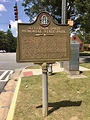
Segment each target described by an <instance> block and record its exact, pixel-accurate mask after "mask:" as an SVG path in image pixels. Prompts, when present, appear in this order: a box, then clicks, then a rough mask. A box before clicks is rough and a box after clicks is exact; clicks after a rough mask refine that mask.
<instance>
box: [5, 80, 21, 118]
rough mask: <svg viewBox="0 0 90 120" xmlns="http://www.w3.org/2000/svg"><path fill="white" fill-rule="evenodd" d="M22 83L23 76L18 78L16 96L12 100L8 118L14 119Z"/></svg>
mask: <svg viewBox="0 0 90 120" xmlns="http://www.w3.org/2000/svg"><path fill="white" fill-rule="evenodd" d="M20 84H21V78H19V79H18V83H17V86H16V89H15V93H14V96H13V99H12V102H11V105H10V109H9V112H8V115H7V119H6V120H13V117H14V111H15V106H16V100H17V96H18V92H19V88H20Z"/></svg>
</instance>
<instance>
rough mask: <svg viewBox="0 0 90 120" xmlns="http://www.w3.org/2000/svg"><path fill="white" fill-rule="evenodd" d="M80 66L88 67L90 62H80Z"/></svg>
mask: <svg viewBox="0 0 90 120" xmlns="http://www.w3.org/2000/svg"><path fill="white" fill-rule="evenodd" d="M80 66H82V67H85V68H89V69H90V63H80Z"/></svg>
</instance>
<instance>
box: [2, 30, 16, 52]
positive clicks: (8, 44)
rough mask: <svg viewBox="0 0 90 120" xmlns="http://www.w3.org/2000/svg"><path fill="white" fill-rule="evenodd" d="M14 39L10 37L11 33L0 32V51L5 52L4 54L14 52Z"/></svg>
mask: <svg viewBox="0 0 90 120" xmlns="http://www.w3.org/2000/svg"><path fill="white" fill-rule="evenodd" d="M16 43H17V40H16V38H15V37H14V36H13V35H12V33H11V31H10V30H8V31H7V32H4V31H0V50H5V51H6V52H15V51H16Z"/></svg>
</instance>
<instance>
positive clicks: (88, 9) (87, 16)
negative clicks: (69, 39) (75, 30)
mask: <svg viewBox="0 0 90 120" xmlns="http://www.w3.org/2000/svg"><path fill="white" fill-rule="evenodd" d="M75 4H76V8H77V12H78V14H80V19H79V21H80V31H79V35H80V37H81V38H82V39H83V42H84V43H90V0H75Z"/></svg>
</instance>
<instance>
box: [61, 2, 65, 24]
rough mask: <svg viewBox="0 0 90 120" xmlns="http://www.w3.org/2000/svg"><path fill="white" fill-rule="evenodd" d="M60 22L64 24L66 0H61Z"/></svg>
mask: <svg viewBox="0 0 90 120" xmlns="http://www.w3.org/2000/svg"><path fill="white" fill-rule="evenodd" d="M61 24H66V0H62V19H61Z"/></svg>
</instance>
